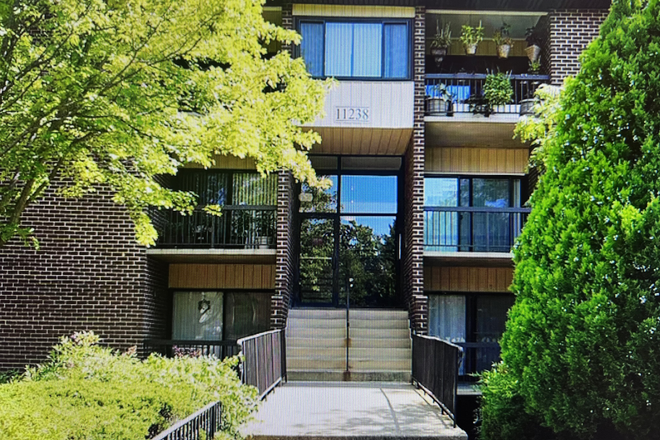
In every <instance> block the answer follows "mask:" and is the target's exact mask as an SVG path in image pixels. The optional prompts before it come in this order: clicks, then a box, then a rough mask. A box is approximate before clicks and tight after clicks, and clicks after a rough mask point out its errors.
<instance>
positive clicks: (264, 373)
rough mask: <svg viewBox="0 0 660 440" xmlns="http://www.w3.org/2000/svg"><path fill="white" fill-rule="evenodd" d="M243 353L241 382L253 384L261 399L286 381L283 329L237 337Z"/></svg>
mask: <svg viewBox="0 0 660 440" xmlns="http://www.w3.org/2000/svg"><path fill="white" fill-rule="evenodd" d="M238 343H239V345H240V346H241V353H242V354H243V364H242V366H243V377H242V380H243V383H245V384H248V385H253V386H255V387H257V389H258V390H259V395H260V398H261V399H263V398H264V397H265V396H266V395H267V394H268V393H269V392H270V391H272V390H273V389H274V388H275V387H276V386H277V385H279V384H280V383H281V382H282V381H286V337H285V333H284V329H279V330H272V331H269V332H264V333H259V334H257V335H254V336H248V337H247V338H243V339H239V340H238Z"/></svg>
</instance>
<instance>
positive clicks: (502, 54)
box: [497, 44, 511, 58]
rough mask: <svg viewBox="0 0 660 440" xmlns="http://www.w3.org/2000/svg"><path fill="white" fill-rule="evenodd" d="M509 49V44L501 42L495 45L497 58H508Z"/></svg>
mask: <svg viewBox="0 0 660 440" xmlns="http://www.w3.org/2000/svg"><path fill="white" fill-rule="evenodd" d="M510 51H511V45H510V44H502V45H501V46H497V57H498V58H509V52H510Z"/></svg>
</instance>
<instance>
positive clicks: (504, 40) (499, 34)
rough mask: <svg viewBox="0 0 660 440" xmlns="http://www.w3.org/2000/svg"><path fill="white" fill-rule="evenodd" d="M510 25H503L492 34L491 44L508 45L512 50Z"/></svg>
mask: <svg viewBox="0 0 660 440" xmlns="http://www.w3.org/2000/svg"><path fill="white" fill-rule="evenodd" d="M510 31H511V25H510V24H506V23H503V24H502V26H501V27H500V28H499V29H496V30H495V32H493V42H494V43H495V45H496V46H504V45H508V46H511V47H512V48H513V39H512V38H511V34H510Z"/></svg>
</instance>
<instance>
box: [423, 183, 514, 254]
mask: <svg viewBox="0 0 660 440" xmlns="http://www.w3.org/2000/svg"><path fill="white" fill-rule="evenodd" d="M520 203H521V182H520V179H517V178H477V177H427V178H426V179H424V205H425V212H424V216H425V218H424V244H425V249H426V250H428V251H445V252H457V251H476V252H509V251H510V250H511V246H512V245H513V240H514V238H515V237H517V236H518V235H519V234H520V230H521V228H522V224H523V216H524V213H522V212H517V211H516V210H511V209H510V208H520Z"/></svg>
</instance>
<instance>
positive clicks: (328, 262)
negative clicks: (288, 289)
mask: <svg viewBox="0 0 660 440" xmlns="http://www.w3.org/2000/svg"><path fill="white" fill-rule="evenodd" d="M337 226H338V225H337V219H336V218H333V217H307V218H302V219H301V221H300V298H299V300H300V303H301V304H302V305H328V306H332V305H334V306H336V305H337V294H336V292H337V285H336V284H337V273H336V272H337V239H336V237H337V231H336V229H337Z"/></svg>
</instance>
